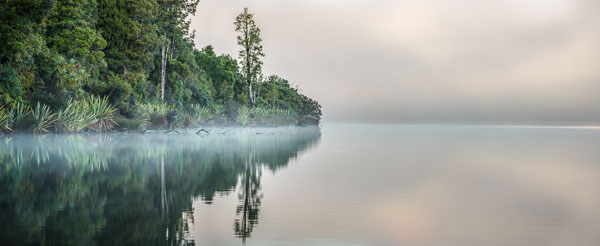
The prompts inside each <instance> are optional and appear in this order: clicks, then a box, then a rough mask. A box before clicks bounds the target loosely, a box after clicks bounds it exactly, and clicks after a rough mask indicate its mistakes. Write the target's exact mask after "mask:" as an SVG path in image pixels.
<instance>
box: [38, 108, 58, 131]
mask: <svg viewBox="0 0 600 246" xmlns="http://www.w3.org/2000/svg"><path fill="white" fill-rule="evenodd" d="M32 115H33V120H34V124H33V131H34V132H50V131H49V130H48V129H50V127H52V125H53V124H54V122H55V121H56V118H55V116H56V114H54V113H52V112H50V107H48V106H47V105H45V104H40V103H39V102H38V103H37V105H36V106H35V109H34V110H33V112H32Z"/></svg>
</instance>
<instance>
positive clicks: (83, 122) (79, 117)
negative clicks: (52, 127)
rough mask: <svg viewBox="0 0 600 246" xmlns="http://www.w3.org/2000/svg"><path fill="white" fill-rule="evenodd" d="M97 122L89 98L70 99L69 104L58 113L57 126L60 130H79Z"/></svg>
mask: <svg viewBox="0 0 600 246" xmlns="http://www.w3.org/2000/svg"><path fill="white" fill-rule="evenodd" d="M96 122H97V119H96V115H94V113H93V112H92V111H91V110H90V105H89V103H88V101H87V100H85V99H84V100H78V101H76V100H70V101H69V104H68V106H67V107H66V108H65V109H63V110H61V111H59V112H58V114H57V115H56V128H57V129H58V130H60V131H69V132H79V131H81V130H83V129H84V128H86V127H87V126H89V125H92V124H95V123H96Z"/></svg>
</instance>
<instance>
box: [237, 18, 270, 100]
mask: <svg viewBox="0 0 600 246" xmlns="http://www.w3.org/2000/svg"><path fill="white" fill-rule="evenodd" d="M234 24H235V31H236V32H239V33H240V36H238V37H237V41H238V45H240V46H241V49H240V53H239V55H240V65H241V75H242V77H243V78H244V80H245V81H246V84H247V86H248V104H249V105H251V106H252V105H254V102H255V101H256V97H255V95H254V93H253V91H252V84H254V83H256V82H257V81H258V80H259V79H260V77H261V76H262V64H263V63H262V61H261V60H260V58H261V57H264V56H265V54H264V53H263V52H262V48H263V46H262V44H261V42H262V39H261V38H260V28H258V26H256V23H255V22H254V14H251V13H248V8H244V12H242V13H241V14H240V15H238V16H237V17H236V18H235V22H234Z"/></svg>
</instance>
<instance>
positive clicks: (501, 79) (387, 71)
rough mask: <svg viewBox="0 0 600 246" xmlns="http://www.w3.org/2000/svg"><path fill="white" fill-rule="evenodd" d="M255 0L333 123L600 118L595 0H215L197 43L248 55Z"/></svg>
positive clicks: (284, 71) (291, 73)
mask: <svg viewBox="0 0 600 246" xmlns="http://www.w3.org/2000/svg"><path fill="white" fill-rule="evenodd" d="M245 6H248V7H249V8H250V11H251V12H254V13H255V14H256V16H255V17H256V21H257V23H258V25H259V26H260V27H261V29H262V36H263V40H264V42H263V44H264V51H265V53H266V57H265V59H264V62H265V65H264V72H265V74H267V75H269V74H273V73H276V74H279V75H281V76H282V77H284V78H287V79H289V80H290V81H292V82H293V83H296V84H298V85H299V86H300V88H301V89H302V90H303V92H304V93H305V94H307V95H308V96H310V97H313V98H315V99H316V100H318V101H319V102H320V103H321V104H322V105H323V107H324V120H325V121H326V122H339V121H343V122H386V123H397V122H421V123H422V122H476V123H477V122H494V123H498V122H508V123H570V124H581V123H586V124H587V123H598V122H600V110H597V109H598V108H600V69H598V68H599V67H600V28H598V27H599V26H600V15H598V13H599V12H600V3H599V2H598V1H595V0H502V1H493V2H490V1H477V0H419V1H417V0H405V1H391V0H369V1H366V0H355V1H341V0H330V1H318V0H310V1H309V0H305V1H302V0H289V1H275V0H244V1H241V0H205V1H201V2H200V4H199V5H198V11H197V13H196V16H194V17H192V28H193V29H195V30H196V39H195V40H196V45H197V46H198V47H203V46H205V45H208V44H211V45H213V46H214V47H215V49H216V51H217V52H219V53H227V54H231V55H232V56H234V57H237V50H238V47H237V46H236V39H235V36H236V33H235V32H234V28H233V24H232V23H233V20H234V18H235V16H236V15H237V14H238V13H239V12H240V11H241V10H242V8H243V7H245Z"/></svg>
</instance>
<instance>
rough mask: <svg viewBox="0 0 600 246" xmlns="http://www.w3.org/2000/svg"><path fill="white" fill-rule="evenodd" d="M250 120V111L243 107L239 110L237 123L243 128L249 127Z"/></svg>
mask: <svg viewBox="0 0 600 246" xmlns="http://www.w3.org/2000/svg"><path fill="white" fill-rule="evenodd" d="M249 120H250V109H248V107H246V106H242V107H240V108H239V109H238V112H237V119H236V122H237V123H239V124H240V125H242V126H247V125H248V122H249Z"/></svg>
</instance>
